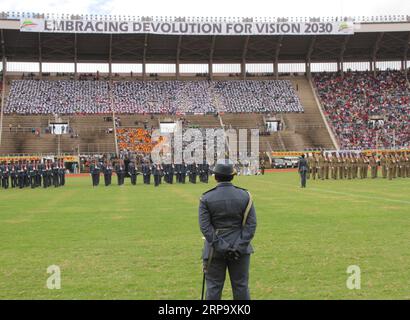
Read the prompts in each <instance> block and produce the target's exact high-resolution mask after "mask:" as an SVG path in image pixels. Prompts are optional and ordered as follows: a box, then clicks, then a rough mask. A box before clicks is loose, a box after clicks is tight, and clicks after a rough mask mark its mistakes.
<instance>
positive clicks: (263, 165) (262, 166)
mask: <svg viewBox="0 0 410 320" xmlns="http://www.w3.org/2000/svg"><path fill="white" fill-rule="evenodd" d="M208 166H209V164H208ZM260 168H261V175H264V174H265V160H263V159H262V160H261V162H260ZM208 170H209V168H208Z"/></svg>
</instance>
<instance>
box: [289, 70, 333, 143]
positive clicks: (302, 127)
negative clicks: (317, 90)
mask: <svg viewBox="0 0 410 320" xmlns="http://www.w3.org/2000/svg"><path fill="white" fill-rule="evenodd" d="M290 80H291V82H292V85H293V87H294V88H295V90H296V93H297V94H298V96H299V99H300V101H301V103H302V105H303V108H304V112H303V113H286V114H283V118H282V119H283V121H284V125H285V130H284V131H282V132H281V135H282V139H283V142H284V144H285V148H286V150H305V149H309V148H323V149H334V145H333V142H332V139H331V137H330V135H329V132H328V131H327V129H326V125H325V123H324V120H323V118H322V116H321V114H320V110H319V106H318V105H317V103H316V101H315V97H314V94H313V92H312V88H311V86H310V83H309V80H308V79H307V78H305V77H293V78H290Z"/></svg>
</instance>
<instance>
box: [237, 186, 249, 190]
mask: <svg viewBox="0 0 410 320" xmlns="http://www.w3.org/2000/svg"><path fill="white" fill-rule="evenodd" d="M234 187H235V188H237V189H241V190H243V191H248V190H247V189H245V188H241V187H238V186H234Z"/></svg>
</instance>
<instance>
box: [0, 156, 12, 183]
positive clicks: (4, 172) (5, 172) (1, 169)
mask: <svg viewBox="0 0 410 320" xmlns="http://www.w3.org/2000/svg"><path fill="white" fill-rule="evenodd" d="M9 175H10V172H9V166H8V164H7V163H6V162H3V164H2V165H1V166H0V176H1V185H2V187H3V188H4V189H8V187H9Z"/></svg>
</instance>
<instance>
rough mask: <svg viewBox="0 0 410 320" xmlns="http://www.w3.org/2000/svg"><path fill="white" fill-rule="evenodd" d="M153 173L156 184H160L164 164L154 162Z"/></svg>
mask: <svg viewBox="0 0 410 320" xmlns="http://www.w3.org/2000/svg"><path fill="white" fill-rule="evenodd" d="M151 171H152V174H153V176H154V185H155V186H156V187H158V186H159V184H160V183H161V182H160V179H161V175H162V166H161V165H160V164H153V165H152V170H151Z"/></svg>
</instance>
